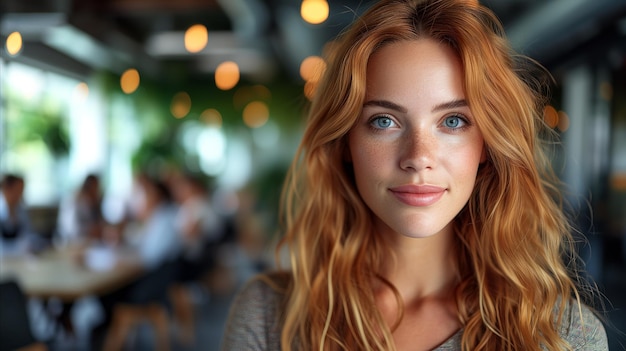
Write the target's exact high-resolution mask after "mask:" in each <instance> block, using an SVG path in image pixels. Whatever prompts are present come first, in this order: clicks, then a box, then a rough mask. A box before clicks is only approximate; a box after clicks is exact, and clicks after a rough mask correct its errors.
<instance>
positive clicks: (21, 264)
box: [0, 248, 144, 303]
mask: <svg viewBox="0 0 626 351" xmlns="http://www.w3.org/2000/svg"><path fill="white" fill-rule="evenodd" d="M81 252H82V251H80V252H78V251H77V250H75V249H72V248H58V249H51V250H47V251H44V252H41V253H39V254H38V255H35V256H19V257H3V258H2V259H1V260H0V280H6V279H11V278H15V279H16V280H17V282H18V283H19V284H20V287H21V288H22V290H23V291H24V292H25V294H26V295H28V296H29V297H34V298H41V299H49V298H58V299H60V300H61V301H63V302H64V303H72V302H74V301H76V300H77V299H79V298H81V297H84V296H89V295H102V294H106V293H108V292H111V291H114V290H116V289H119V288H121V287H123V286H125V285H127V284H129V283H131V282H133V281H134V280H136V279H138V278H139V277H140V276H141V274H142V273H143V272H144V270H143V268H142V266H141V263H140V261H139V258H138V257H137V256H136V255H135V254H134V253H133V252H132V251H129V250H124V249H117V250H115V251H114V256H115V258H116V261H115V264H114V266H112V267H111V269H90V268H89V267H87V265H85V264H84V261H83V260H82V257H83V255H82V254H81Z"/></svg>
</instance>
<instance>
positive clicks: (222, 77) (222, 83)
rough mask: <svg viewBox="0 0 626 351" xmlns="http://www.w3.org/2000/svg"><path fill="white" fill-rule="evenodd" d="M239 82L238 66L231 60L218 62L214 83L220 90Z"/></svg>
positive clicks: (230, 87)
mask: <svg viewBox="0 0 626 351" xmlns="http://www.w3.org/2000/svg"><path fill="white" fill-rule="evenodd" d="M237 83H239V66H238V65H237V64H236V63H235V62H233V61H226V62H222V63H220V65H219V66H217V69H216V70H215V85H216V86H217V87H218V88H219V89H221V90H229V89H232V88H234V87H235V85H237Z"/></svg>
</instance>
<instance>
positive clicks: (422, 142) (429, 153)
mask: <svg viewBox="0 0 626 351" xmlns="http://www.w3.org/2000/svg"><path fill="white" fill-rule="evenodd" d="M437 149H438V146H437V139H436V138H435V137H434V136H433V135H432V133H430V132H425V131H420V132H414V133H407V134H406V136H404V137H403V138H402V145H401V152H400V155H401V156H400V168H401V169H402V170H405V171H414V172H417V171H422V170H425V169H432V168H434V166H435V162H436V159H437V158H436V155H437Z"/></svg>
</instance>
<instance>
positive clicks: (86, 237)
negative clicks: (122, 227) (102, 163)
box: [57, 174, 105, 244]
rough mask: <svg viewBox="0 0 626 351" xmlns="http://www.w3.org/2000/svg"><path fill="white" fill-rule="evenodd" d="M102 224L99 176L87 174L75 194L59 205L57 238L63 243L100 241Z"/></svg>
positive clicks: (102, 229)
mask: <svg viewBox="0 0 626 351" xmlns="http://www.w3.org/2000/svg"><path fill="white" fill-rule="evenodd" d="M104 226H105V222H104V219H103V216H102V190H101V186H100V177H99V176H98V175H96V174H89V175H87V176H86V177H85V179H84V181H83V183H82V184H81V186H80V188H79V189H78V191H77V192H76V194H73V195H72V196H70V197H68V198H66V199H65V200H63V201H62V202H61V204H60V206H59V214H58V225H57V234H58V236H59V237H58V239H59V240H60V242H61V243H63V244H67V243H88V242H91V241H100V240H101V239H102V233H103V231H104Z"/></svg>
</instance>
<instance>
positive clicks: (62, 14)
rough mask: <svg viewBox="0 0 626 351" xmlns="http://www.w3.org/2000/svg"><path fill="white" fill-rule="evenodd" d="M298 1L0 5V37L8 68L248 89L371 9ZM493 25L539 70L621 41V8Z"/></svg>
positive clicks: (528, 12)
mask: <svg viewBox="0 0 626 351" xmlns="http://www.w3.org/2000/svg"><path fill="white" fill-rule="evenodd" d="M300 3H301V0H53V1H50V0H0V14H1V15H0V16H1V17H0V37H2V38H3V39H4V38H6V36H7V35H8V34H9V33H11V32H13V31H15V30H19V31H20V32H21V33H22V35H23V37H24V41H25V45H24V49H23V51H22V53H21V54H20V55H19V56H18V57H14V58H10V59H12V60H17V61H23V62H27V63H30V64H33V65H38V66H44V67H47V68H49V69H54V70H58V71H62V72H64V73H66V74H71V75H74V76H77V77H85V76H88V75H89V74H90V72H93V71H94V70H98V69H106V70H109V71H112V72H114V73H121V72H122V71H123V70H124V69H126V68H128V67H137V68H138V69H140V70H141V71H143V72H144V74H147V75H150V76H152V77H154V78H156V79H161V80H169V79H172V77H178V79H181V78H180V77H181V76H182V77H185V78H189V79H194V78H197V79H204V78H206V76H207V75H210V74H212V72H213V70H214V69H215V67H216V66H217V64H218V63H220V62H223V61H225V60H235V61H236V62H238V63H239V64H240V67H241V70H242V75H244V76H245V77H247V78H249V79H250V80H255V81H260V82H263V81H268V80H271V79H274V78H275V77H276V76H287V77H290V78H291V79H299V76H298V67H299V64H300V62H301V61H302V59H303V58H305V57H306V56H309V55H314V54H319V53H320V52H321V48H322V46H323V45H324V43H325V42H327V41H328V40H329V39H331V38H332V37H333V36H335V35H336V34H337V33H338V32H339V31H341V30H342V29H343V28H345V26H346V25H347V24H348V23H350V22H351V21H352V20H353V19H354V17H355V15H356V14H359V13H361V12H362V11H363V10H364V9H365V8H367V4H369V3H370V2H368V1H365V0H345V1H334V0H329V3H330V17H329V18H328V20H326V21H325V22H324V23H322V24H321V25H311V24H307V23H305V22H304V21H303V20H302V19H301V18H300V12H299V11H300ZM482 3H484V4H485V5H487V6H488V7H490V8H491V9H492V10H493V11H494V12H495V13H496V14H497V15H498V17H500V19H501V20H502V22H503V23H504V25H505V28H506V30H507V34H508V36H509V38H510V40H511V41H512V43H513V45H514V46H515V47H516V48H517V49H518V50H521V51H522V52H524V53H526V54H529V55H531V56H533V57H535V58H537V59H539V60H540V61H543V62H544V63H548V64H550V63H552V62H556V61H558V60H560V59H562V57H563V55H567V54H568V53H569V52H571V51H572V50H574V49H575V48H578V47H582V46H583V45H584V44H585V43H586V42H589V41H592V40H593V41H594V42H597V41H598V40H602V38H605V39H606V38H609V37H611V38H612V37H613V36H617V39H616V40H622V41H624V42H626V35H625V33H624V32H625V31H626V30H625V28H624V27H626V22H625V20H624V18H625V15H626V0H593V1H591V0H482ZM198 23H199V24H204V25H205V26H206V27H207V28H208V29H209V44H208V45H207V47H206V48H205V49H204V50H203V51H201V52H200V53H197V54H190V53H187V52H186V51H184V48H183V47H182V36H183V32H184V30H185V29H187V28H188V27H189V26H190V25H192V24H198ZM3 56H4V57H6V53H5V52H4V51H3Z"/></svg>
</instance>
